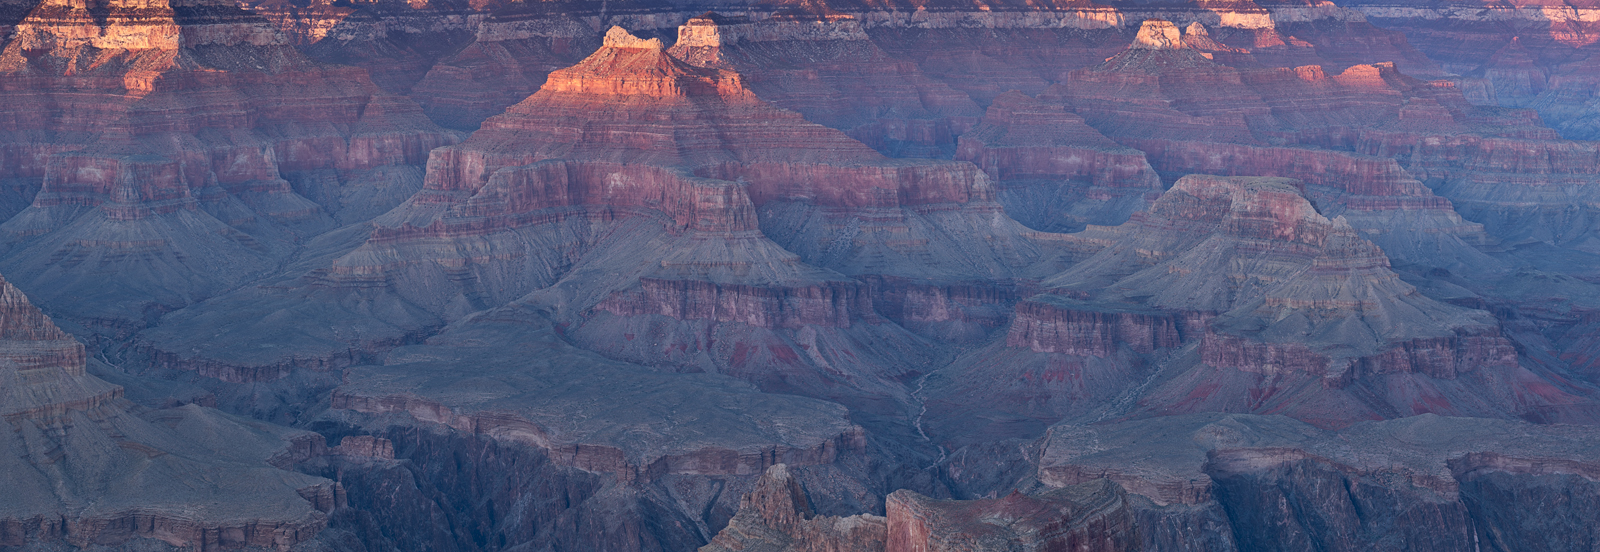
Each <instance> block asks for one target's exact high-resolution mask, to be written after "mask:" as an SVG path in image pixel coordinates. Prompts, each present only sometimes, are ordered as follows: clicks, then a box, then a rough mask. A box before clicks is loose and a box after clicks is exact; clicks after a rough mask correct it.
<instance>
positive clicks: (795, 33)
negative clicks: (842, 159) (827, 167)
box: [671, 13, 981, 158]
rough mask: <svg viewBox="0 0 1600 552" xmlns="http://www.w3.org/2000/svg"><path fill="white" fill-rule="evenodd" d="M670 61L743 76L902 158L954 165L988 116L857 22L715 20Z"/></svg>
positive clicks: (696, 23)
mask: <svg viewBox="0 0 1600 552" xmlns="http://www.w3.org/2000/svg"><path fill="white" fill-rule="evenodd" d="M671 53H672V55H673V56H675V57H677V58H679V59H682V60H684V61H687V62H689V63H692V64H695V65H699V66H703V67H721V68H727V69H732V70H734V71H738V72H739V74H740V75H741V76H742V77H744V79H745V83H746V85H748V86H749V87H750V90H751V91H753V92H755V93H756V95H757V96H760V97H761V98H762V99H764V100H767V101H769V102H772V104H773V105H776V106H778V107H782V108H785V109H791V110H794V111H797V112H799V113H800V114H801V115H804V116H805V117H806V120H808V121H811V122H814V123H819V124H822V125H825V126H829V127H833V128H837V129H839V130H843V131H845V133H846V134H849V135H850V136H851V137H852V138H855V139H857V140H860V141H862V142H863V143H866V144H867V145H870V146H872V147H873V148H875V149H877V150H878V151H881V152H883V153H885V154H887V155H890V156H894V157H936V158H937V157H944V158H948V157H949V156H950V151H951V150H953V149H954V147H955V137H956V136H957V135H960V134H962V133H964V132H966V131H967V129H969V128H971V127H972V126H973V125H974V124H976V122H977V119H978V117H979V116H980V115H981V112H980V111H979V109H978V106H977V105H976V104H974V103H973V101H972V99H971V98H968V97H967V95H966V94H962V93H960V92H958V91H956V90H953V89H951V88H950V87H949V86H948V85H945V84H944V83H940V82H938V81H935V80H933V79H930V78H928V77H927V76H926V75H923V74H922V72H921V70H919V69H918V68H917V66H916V65H915V64H913V63H910V62H906V61H900V60H896V59H894V58H891V57H889V55H888V54H886V53H885V52H884V51H883V50H882V49H880V48H878V46H877V45H876V44H873V43H872V41H871V40H870V39H869V38H868V37H867V34H866V32H865V31H864V30H863V29H862V27H861V24H860V21H859V20H857V19H855V18H852V17H848V16H823V17H814V16H801V15H787V14H786V15H781V16H775V17H773V18H771V19H767V20H762V21H755V22H751V21H745V20H738V19H732V18H728V17H723V16H719V15H716V14H714V13H708V14H706V15H703V16H700V17H696V18H693V19H690V20H689V21H688V22H686V23H684V24H683V26H681V27H679V28H678V40H677V42H676V43H675V44H673V46H672V50H671Z"/></svg>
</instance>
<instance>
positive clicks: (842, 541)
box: [700, 464, 888, 552]
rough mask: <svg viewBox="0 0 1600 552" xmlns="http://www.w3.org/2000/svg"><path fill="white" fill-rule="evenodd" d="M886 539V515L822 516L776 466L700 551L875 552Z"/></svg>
mask: <svg viewBox="0 0 1600 552" xmlns="http://www.w3.org/2000/svg"><path fill="white" fill-rule="evenodd" d="M887 540H888V524H887V523H886V522H885V520H884V518H883V516H875V515H872V514H856V515H852V516H848V517H837V516H819V515H816V514H815V513H814V512H812V510H811V504H810V502H809V501H808V500H807V499H806V491H805V489H804V488H802V487H801V485H800V482H799V481H798V480H796V479H795V478H794V476H793V475H791V474H790V473H789V467H788V466H787V465H785V464H778V465H775V466H772V467H770V468H767V471H766V473H765V474H763V475H762V476H761V480H760V481H758V482H756V485H755V488H754V489H752V490H751V491H750V492H749V493H748V494H746V495H744V497H743V498H741V499H739V513H737V514H734V516H733V519H732V520H729V521H728V526H727V527H726V528H723V529H722V530H721V531H718V532H717V536H716V538H714V539H712V540H711V543H710V544H707V545H705V546H702V547H700V552H729V551H735V550H772V551H773V552H802V551H817V552H822V551H831V552H877V551H880V550H884V546H885V545H886V544H887Z"/></svg>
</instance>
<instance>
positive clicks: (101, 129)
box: [0, 2, 455, 332]
mask: <svg viewBox="0 0 1600 552" xmlns="http://www.w3.org/2000/svg"><path fill="white" fill-rule="evenodd" d="M13 35H14V36H13V37H12V38H11V39H10V40H9V41H8V42H7V43H6V44H5V47H4V49H3V51H0V71H3V72H4V74H5V75H6V78H5V85H4V86H3V87H0V88H3V89H0V95H3V96H4V97H5V101H4V102H3V104H4V105H5V107H4V108H3V109H0V118H3V119H4V120H6V121H7V122H8V124H5V125H3V126H4V128H5V131H4V132H3V135H0V149H3V150H4V152H5V153H4V154H3V158H4V160H5V162H0V178H3V179H5V180H6V181H7V182H12V183H18V184H20V186H18V187H12V188H8V190H12V191H14V192H16V193H17V194H18V196H17V197H11V198H8V199H7V200H6V201H5V203H6V204H7V205H13V206H26V207H25V208H22V209H21V210H20V212H12V213H7V214H8V215H11V214H15V216H10V217H9V220H7V221H5V222H4V224H0V233H3V234H4V238H3V242H4V244H3V246H0V247H3V248H4V253H3V258H0V266H3V267H4V268H5V269H6V271H7V273H8V274H10V275H11V276H12V278H13V280H14V281H15V282H17V284H18V285H19V286H21V287H23V288H24V289H29V290H33V291H34V292H35V293H36V296H37V297H36V298H37V299H38V300H39V301H41V302H42V303H43V304H45V305H47V306H49V307H50V308H51V309H53V310H56V311H57V312H59V313H61V314H62V315H63V316H64V317H66V318H68V319H71V320H72V321H74V322H77V323H86V324H89V325H100V326H108V327H110V328H111V329H112V330H113V331H122V332H125V331H128V330H131V329H136V328H138V327H139V326H142V325H144V324H146V323H148V322H149V321H150V320H151V319H153V318H154V317H155V316H158V315H160V314H161V313H163V312H165V311H169V310H172V309H175V308H179V307H181V306H184V305H186V304H189V303H192V302H194V301H197V300H199V299H202V298H204V297H207V296H210V295H214V294H216V293H219V292H221V291H223V290H226V289H229V288H231V287H234V286H236V285H238V284H239V283H241V282H242V281H243V279H245V278H246V277H247V276H249V275H251V274H252V273H255V272H259V271H263V270H268V269H271V268H274V267H275V266H276V265H277V263H278V261H280V260H281V259H283V258H284V257H285V256H287V255H288V254H289V253H290V251H291V249H292V248H293V243H294V241H295V240H297V239H300V238H302V237H305V236H309V235H313V234H316V233H318V232H321V231H324V230H326V229H328V228H329V227H331V226H332V225H333V224H334V223H335V221H336V220H337V221H343V222H356V221H359V220H363V217H370V216H372V215H373V214H375V213H373V212H372V209H373V208H374V207H378V206H381V205H383V204H388V205H390V206H392V205H394V204H396V203H398V202H399V201H400V200H401V199H403V198H404V196H405V195H409V194H410V193H411V192H412V191H414V190H415V187H414V186H416V185H417V184H420V178H416V177H420V167H419V165H421V163H422V162H423V161H424V160H425V158H426V154H427V151H428V150H429V149H432V148H433V147H436V146H439V145H444V144H447V143H451V142H453V141H455V137H454V136H452V135H450V134H448V133H444V132H441V131H440V130H439V129H438V127H436V126H434V125H432V124H431V123H429V122H428V121H427V120H426V119H425V118H423V117H422V115H421V113H420V112H419V111H418V110H417V108H416V106H415V105H414V104H411V103H410V101H409V100H407V99H405V98H398V97H391V96H383V95H381V94H379V93H378V90H377V89H376V88H375V87H374V86H372V84H371V82H370V81H369V80H368V79H367V78H366V76H365V74H363V73H362V72H361V71H359V70H355V69H351V68H337V67H328V66H322V65H317V64H315V63H312V62H310V61H308V60H306V59H305V58H304V57H303V56H301V55H300V54H299V53H298V52H296V51H295V50H294V49H293V48H292V47H290V46H289V45H288V44H286V43H284V42H283V40H282V39H281V37H279V36H277V35H276V34H275V33H274V32H273V31H272V30H271V29H269V28H268V27H267V26H266V22H265V21H263V20H261V19H260V18H259V17H256V16H253V15H251V14H249V13H248V12H244V11H241V10H239V9H237V8H234V7H232V6H226V7H224V6H211V5H199V6H187V5H184V6H176V7H174V6H170V5H168V4H167V3H165V2H157V3H151V4H149V5H144V4H139V5H122V4H116V5H108V6H100V5H93V6H88V5H81V4H79V5H68V4H59V5H58V4H53V3H43V4H39V5H37V6H34V7H33V9H32V10H31V11H29V12H27V14H26V15H25V16H24V17H23V18H22V19H21V20H20V21H19V22H18V23H17V24H16V27H15V31H14V33H13ZM408 171H409V172H411V173H412V174H415V175H416V177H413V178H416V180H414V181H413V182H415V183H414V184H412V186H413V187H411V188H410V189H407V186H405V185H404V184H399V183H396V184H394V185H391V183H390V182H389V180H390V178H398V179H399V180H402V181H403V180H404V175H405V174H406V173H407V172H408ZM308 197H309V198H312V199H313V200H315V201H313V200H308V199H307V198H308ZM380 208H381V207H380ZM330 215H332V216H330ZM108 284H109V285H108ZM72 298H84V299H85V300H84V301H73V300H69V299H72Z"/></svg>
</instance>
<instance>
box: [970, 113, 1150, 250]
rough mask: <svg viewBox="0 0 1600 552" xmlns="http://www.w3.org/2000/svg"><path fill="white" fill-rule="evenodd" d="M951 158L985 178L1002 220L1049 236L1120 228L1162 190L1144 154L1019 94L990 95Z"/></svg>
mask: <svg viewBox="0 0 1600 552" xmlns="http://www.w3.org/2000/svg"><path fill="white" fill-rule="evenodd" d="M956 159H959V160H963V161H971V162H972V163H973V164H975V165H977V166H978V167H980V168H982V169H983V170H984V172H986V173H988V174H989V178H990V179H991V180H993V181H995V182H996V186H997V189H998V193H997V195H998V197H999V199H1000V202H1001V203H1002V204H1004V205H1005V206H1006V214H1007V215H1010V216H1011V217H1012V218H1015V219H1017V220H1018V221H1020V222H1022V223H1024V224H1027V225H1028V226H1029V227H1031V228H1034V229H1038V230H1042V231H1046V232H1076V231H1079V230H1083V228H1084V226H1085V225H1088V224H1096V225H1102V226H1114V225H1117V224H1122V223H1123V222H1124V221H1126V220H1128V216H1129V215H1132V214H1133V213H1135V212H1138V211H1142V210H1144V209H1145V208H1146V207H1147V206H1148V199H1149V198H1148V197H1147V196H1152V195H1154V194H1157V193H1160V191H1161V189H1162V185H1161V178H1160V177H1159V176H1157V175H1156V172H1155V169H1152V168H1151V167H1150V163H1148V162H1147V161H1145V157H1144V152H1141V151H1139V150H1135V149H1133V148H1128V147H1124V146H1122V145H1119V144H1117V143H1116V142H1114V141H1112V140H1111V139H1109V138H1106V137H1105V136H1104V135H1102V134H1100V132H1099V131H1096V130H1095V129H1093V128H1091V127H1089V126H1088V125H1086V124H1084V122H1083V118H1081V117H1079V116H1077V115H1074V114H1072V113H1067V112H1065V110H1063V109H1062V108H1061V107H1060V106H1055V105H1049V104H1045V103H1043V102H1039V101H1036V100H1034V99H1032V98H1029V97H1027V96H1025V95H1023V94H1021V93H1019V92H1016V91H1011V92H1007V93H1005V94H1001V95H1000V96H997V97H995V99H994V102H993V103H991V104H990V105H989V111H988V113H987V114H985V115H984V117H983V123H982V124H980V125H978V126H977V127H976V128H973V129H972V130H971V131H969V132H967V133H965V134H962V135H961V143H960V146H959V147H958V148H957V150H956Z"/></svg>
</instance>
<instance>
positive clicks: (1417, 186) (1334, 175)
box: [1041, 22, 1595, 271]
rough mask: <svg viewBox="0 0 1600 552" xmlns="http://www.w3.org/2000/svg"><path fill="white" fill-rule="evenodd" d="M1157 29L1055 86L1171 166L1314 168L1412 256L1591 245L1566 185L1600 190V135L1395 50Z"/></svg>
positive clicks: (1334, 195)
mask: <svg viewBox="0 0 1600 552" xmlns="http://www.w3.org/2000/svg"><path fill="white" fill-rule="evenodd" d="M1147 27H1149V28H1148V29H1147V30H1148V31H1149V33H1153V34H1152V36H1154V35H1158V34H1161V33H1163V32H1164V33H1167V34H1171V35H1173V36H1172V37H1170V38H1171V40H1168V41H1167V42H1163V43H1162V45H1161V46H1160V47H1151V46H1145V45H1142V44H1144V42H1138V41H1136V43H1135V46H1136V47H1130V48H1129V49H1128V50H1127V51H1126V52H1124V53H1121V54H1118V55H1117V56H1115V57H1112V58H1110V59H1109V60H1107V61H1106V62H1105V63H1104V64H1101V65H1099V66H1095V67H1089V68H1084V69H1079V70H1077V71H1073V72H1072V73H1070V74H1069V75H1068V76H1067V78H1066V80H1065V82H1063V83H1062V84H1060V85H1058V86H1056V87H1053V88H1051V89H1050V90H1047V91H1046V92H1044V93H1043V94H1042V95H1041V98H1046V99H1049V100H1051V101H1059V102H1063V103H1065V104H1067V105H1069V106H1070V107H1071V108H1072V109H1074V110H1075V111H1076V112H1078V113H1079V114H1080V115H1082V116H1083V117H1084V118H1085V120H1086V121H1087V122H1088V123H1090V124H1091V125H1094V126H1095V127H1096V128H1097V129H1099V130H1100V131H1101V132H1104V133H1105V134H1106V135H1108V136H1110V137H1112V138H1113V139H1116V140H1118V141H1119V142H1121V143H1123V144H1125V145H1129V146H1133V147H1136V148H1139V149H1142V150H1144V151H1145V152H1146V153H1147V154H1148V155H1149V156H1150V160H1151V163H1152V165H1154V166H1155V167H1156V168H1157V170H1160V171H1162V172H1163V173H1167V174H1182V173H1189V172H1211V173H1217V174H1239V175H1246V174H1250V175H1270V176H1285V177H1291V178H1299V179H1302V180H1304V181H1306V182H1307V183H1308V184H1312V185H1315V188H1314V189H1312V190H1308V193H1309V194H1310V195H1311V196H1312V197H1314V198H1315V199H1316V201H1317V202H1318V203H1319V205H1320V206H1322V207H1323V209H1324V210H1327V211H1328V212H1329V213H1330V214H1341V215H1344V216H1345V217H1346V219H1347V220H1348V221H1349V222H1350V223H1351V225H1352V226H1354V227H1356V228H1357V229H1358V230H1359V231H1361V232H1362V233H1363V235H1365V236H1367V237H1368V238H1369V239H1372V240H1374V241H1375V242H1377V243H1379V245H1381V246H1383V247H1384V249H1385V251H1387V252H1388V253H1389V255H1391V256H1393V257H1395V258H1397V259H1400V260H1403V261H1404V262H1407V263H1421V264H1427V265H1430V266H1440V267H1445V268H1448V269H1451V270H1458V271H1460V270H1474V268H1473V267H1475V266H1476V267H1480V268H1477V270H1479V271H1482V270H1483V268H1481V267H1487V266H1492V265H1493V263H1492V262H1489V261H1487V259H1486V258H1484V256H1483V255H1481V254H1479V253H1477V252H1476V251H1474V250H1473V248H1472V247H1469V246H1468V245H1470V244H1481V243H1484V242H1485V241H1486V239H1487V238H1488V237H1489V236H1493V237H1495V238H1498V239H1500V240H1505V241H1508V242H1512V243H1522V242H1527V241H1531V240H1537V241H1545V242H1550V243H1557V244H1571V245H1575V246H1578V247H1587V245H1585V244H1587V243H1588V242H1589V240H1590V238H1589V236H1590V234H1592V230H1591V229H1590V227H1591V224H1590V222H1589V221H1590V220H1591V219H1593V216H1592V215H1590V214H1589V213H1587V211H1584V210H1583V209H1582V208H1579V209H1577V210H1576V212H1575V211H1574V209H1573V204H1572V203H1571V202H1570V201H1569V200H1567V199H1564V198H1568V197H1587V196H1588V195H1590V194H1592V192H1593V190H1594V189H1595V186H1594V184H1593V179H1592V178H1591V176H1592V175H1593V173H1594V172H1595V170H1594V169H1593V167H1591V166H1590V165H1591V160H1590V159H1591V158H1592V157H1593V155H1592V150H1593V148H1592V147H1590V146H1588V145H1585V144H1581V143H1573V142H1566V141H1561V140H1558V139H1557V136H1556V135H1555V133H1554V132H1553V131H1552V130H1550V129H1549V128H1547V127H1544V126H1543V125H1542V124H1541V123H1540V121H1539V119H1538V117H1537V116H1535V115H1534V114H1533V113H1531V112H1527V111H1520V112H1519V111H1512V110H1495V109H1484V108H1479V107H1475V106H1473V105H1471V104H1470V103H1468V101H1467V98H1466V97H1465V96H1464V95H1463V94H1462V91H1461V88H1460V87H1458V86H1457V85H1456V84H1454V83H1451V82H1446V81H1422V80H1417V79H1415V78H1413V77H1411V76H1408V75H1407V74H1405V73H1402V72H1401V71H1400V70H1399V69H1398V68H1397V66H1396V65H1395V64H1394V63H1392V62H1384V63H1375V64H1362V65H1353V66H1349V67H1348V68H1345V69H1343V70H1342V71H1339V72H1335V70H1334V69H1333V68H1332V67H1325V66H1321V65H1306V66H1300V67H1294V68H1292V69H1290V68H1273V69H1264V68H1261V67H1259V66H1254V65H1252V64H1249V63H1245V62H1243V61H1242V60H1240V59H1235V58H1237V57H1238V56H1240V55H1244V54H1234V53H1225V52H1222V51H1215V48H1212V46H1206V45H1205V43H1207V42H1211V43H1214V42H1215V41H1214V40H1212V39H1210V38H1209V36H1210V35H1209V34H1207V35H1203V36H1202V37H1201V38H1197V39H1194V40H1189V39H1187V38H1184V35H1183V34H1182V33H1181V32H1180V31H1178V29H1177V28H1176V27H1175V26H1173V25H1171V24H1169V23H1165V22H1147ZM1191 34H1193V33H1191ZM1141 36H1143V35H1141ZM1162 36H1165V35H1162ZM1207 48H1212V50H1213V51H1207ZM1508 55H1510V54H1508ZM1219 56H1220V57H1219ZM1224 144H1226V145H1224ZM1284 146H1290V147H1289V148H1285V147H1284ZM1307 149H1309V150H1310V151H1307ZM1513 152H1515V153H1513ZM1385 158H1387V159H1394V160H1395V161H1396V163H1393V164H1391V163H1389V162H1388V161H1386V160H1385ZM1513 159H1515V160H1513ZM1424 182H1425V183H1426V184H1427V186H1424V185H1423V183H1424ZM1430 187H1431V188H1432V191H1430V190H1429V188H1430ZM1435 192H1437V193H1438V194H1439V195H1438V196H1435V195H1434V193H1435ZM1446 199H1448V201H1446ZM1457 211H1459V213H1460V215H1457ZM1463 216H1464V217H1466V219H1467V220H1469V221H1471V222H1467V221H1464V220H1462V217H1463ZM1527 221H1538V222H1537V223H1536V224H1527V223H1525V222H1527ZM1474 223H1481V224H1483V225H1484V226H1483V227H1482V228H1480V227H1478V226H1477V224H1474ZM1398 227H1411V228H1415V229H1416V231H1415V232H1407V233H1405V234H1406V235H1407V237H1402V236H1401V234H1402V233H1398V232H1393V231H1392V230H1393V229H1395V228H1398ZM1534 228H1537V229H1538V230H1534ZM1485 230H1487V235H1486V234H1485ZM1418 236H1423V237H1418ZM1440 250H1443V254H1441V251H1440Z"/></svg>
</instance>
